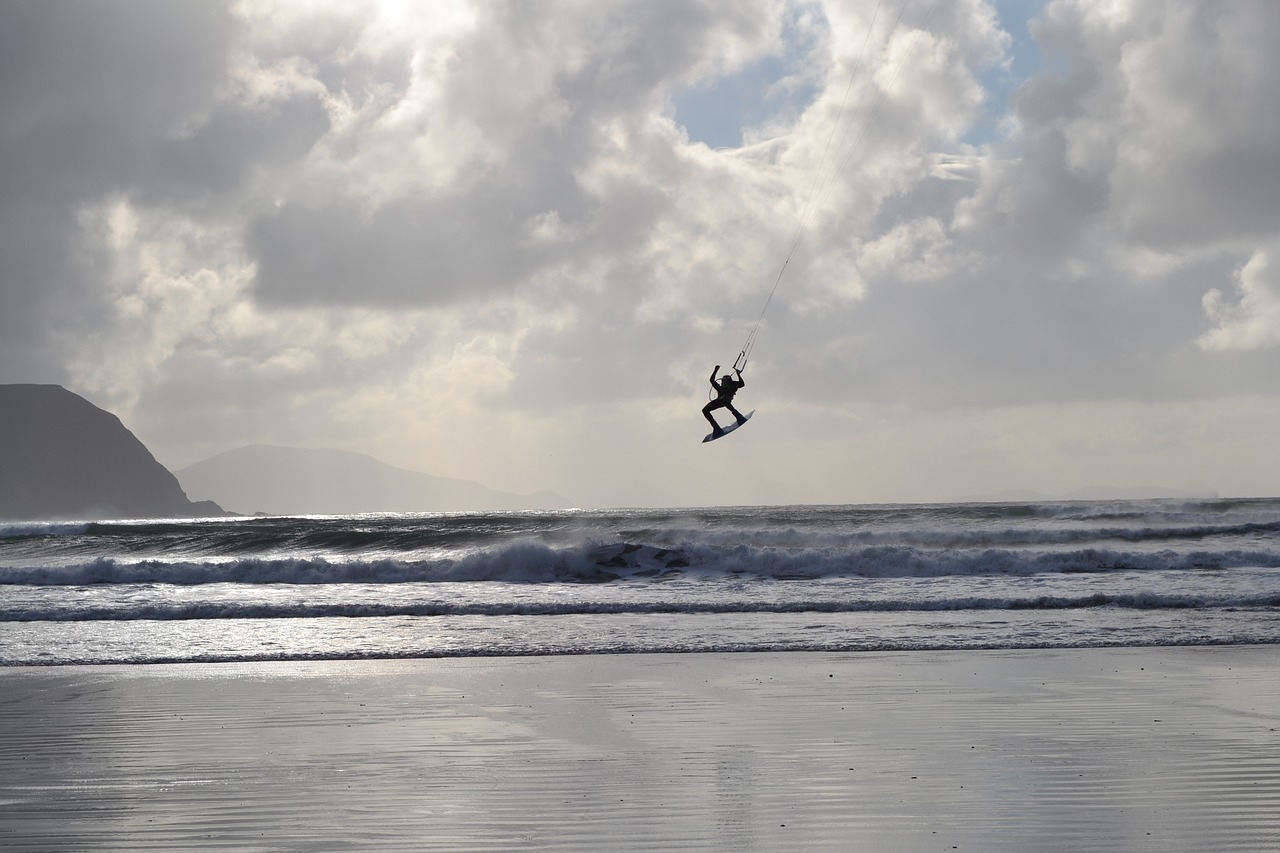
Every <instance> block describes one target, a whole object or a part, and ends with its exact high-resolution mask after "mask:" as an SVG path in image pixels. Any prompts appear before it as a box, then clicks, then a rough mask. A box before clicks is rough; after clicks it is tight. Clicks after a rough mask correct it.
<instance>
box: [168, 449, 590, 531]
mask: <svg viewBox="0 0 1280 853" xmlns="http://www.w3.org/2000/svg"><path fill="white" fill-rule="evenodd" d="M176 473H177V476H178V480H179V481H181V483H182V485H183V486H184V487H185V488H186V489H187V490H188V491H189V492H190V493H191V494H193V495H205V496H209V497H211V498H213V499H214V500H216V501H218V503H220V504H222V505H223V506H227V507H234V508H235V509H236V510H238V511H241V512H265V513H270V514H273V515H338V514H343V513H353V512H452V511H461V510H504V509H563V508H566V507H568V506H569V502H568V501H566V500H565V499H564V498H562V497H560V496H559V495H557V494H554V493H552V492H536V493H534V494H530V495H517V494H511V493H509V492H499V491H495V490H494V489H489V488H486V487H485V486H482V485H480V484H479V483H473V482H470V481H468V480H454V479H449V478H447V477H435V476H432V475H430V474H423V473H420V472H418V471H408V470H406V469H404V468H396V467H394V466H391V465H387V464H385V463H383V462H379V461H378V460H376V459H374V458H373V457H372V456H368V455H366V454H364V453H351V452H348V451H345V450H308V449H303V448H297V447H271V446H268V445H263V444H255V445H250V446H248V447H241V448H238V449H236V450H228V451H227V452H225V453H220V454H218V455H217V456H213V457H211V458H209V459H206V460H204V461H203V462H197V463H196V464H194V465H190V466H188V467H186V468H183V469H181V470H179V471H177V472H176Z"/></svg>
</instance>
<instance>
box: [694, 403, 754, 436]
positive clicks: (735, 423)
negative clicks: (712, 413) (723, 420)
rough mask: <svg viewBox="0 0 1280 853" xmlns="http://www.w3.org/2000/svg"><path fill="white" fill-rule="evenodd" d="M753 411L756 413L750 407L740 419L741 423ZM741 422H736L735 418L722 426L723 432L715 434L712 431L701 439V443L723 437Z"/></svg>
mask: <svg viewBox="0 0 1280 853" xmlns="http://www.w3.org/2000/svg"><path fill="white" fill-rule="evenodd" d="M755 413H756V410H755V409H752V410H751V411H749V412H747V414H746V415H745V416H744V417H743V419H742V424H745V423H746V422H747V421H749V420H751V416H752V415H754V414H755ZM742 424H740V423H738V422H737V421H736V420H735V421H734V422H733V423H731V424H729V425H728V426H727V427H723V429H724V432H722V433H720V434H719V435H716V434H715V433H714V432H713V433H710V434H708V435H707V437H706V438H704V439H702V443H703V444H706V443H707V442H708V441H715V440H716V439H717V438H724V437H725V436H726V435H728V434H729V433H731V432H733V431H734V430H735V429H737V428H738V427H740V426H742Z"/></svg>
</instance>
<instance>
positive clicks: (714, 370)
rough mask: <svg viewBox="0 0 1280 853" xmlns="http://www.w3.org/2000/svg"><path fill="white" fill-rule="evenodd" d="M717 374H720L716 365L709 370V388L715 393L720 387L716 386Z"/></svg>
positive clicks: (718, 366)
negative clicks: (714, 390)
mask: <svg viewBox="0 0 1280 853" xmlns="http://www.w3.org/2000/svg"><path fill="white" fill-rule="evenodd" d="M719 372H720V365H718V364H717V365H716V366H715V367H713V368H711V387H712V388H714V389H716V390H717V391H719V390H720V386H719V385H717V384H716V374H717V373H719Z"/></svg>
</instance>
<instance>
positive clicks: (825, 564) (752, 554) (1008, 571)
mask: <svg viewBox="0 0 1280 853" xmlns="http://www.w3.org/2000/svg"><path fill="white" fill-rule="evenodd" d="M1245 567H1258V568H1274V567H1280V552H1277V551H1273V550H1263V549H1257V550H1240V549H1233V550H1225V551H1207V550H1206V551H1194V552H1179V551H1174V550H1161V551H1123V550H1113V549H1100V548H1085V549H1075V550H1050V551H1046V550H1030V549H1028V550H1022V549H998V548H984V549H973V550H961V549H956V550H932V549H925V548H917V547H909V546H894V545H878V546H874V547H857V548H819V549H783V548H753V547H749V546H746V545H738V546H712V545H707V544H697V545H688V546H686V547H682V548H657V547H654V546H651V545H636V544H632V543H615V544H613V545H605V546H601V545H595V544H590V545H586V546H580V547H576V548H552V547H549V546H547V545H543V544H540V543H536V542H517V543H513V544H509V545H504V546H501V547H496V548H492V549H487V550H477V551H473V552H472V553H470V554H468V555H466V556H462V557H459V558H456V559H439V560H402V559H395V558H379V559H350V560H331V559H323V558H303V557H299V558H283V559H267V558H257V557H254V558H245V559H217V560H176V561H168V560H152V559H147V560H136V561H130V560H122V559H112V558H98V559H95V560H90V561H88V562H82V563H74V564H70V565H66V566H35V567H7V568H5V567H0V584H18V585H27V586H87V585H93V584H144V583H158V584H177V585H195V584H209V583H228V582H230V583H241V584H340V583H372V584H397V583H421V582H478V581H501V582H506V583H607V582H611V581H617V580H622V579H631V580H643V579H652V580H655V581H660V580H662V579H665V578H670V577H674V576H683V577H694V578H705V579H712V578H717V577H726V576H742V577H755V578H768V579H779V580H805V579H810V580H812V579H822V578H841V577H863V578H910V577H918V578H929V577H953V576H958V577H977V576H998V575H1010V576H1023V575H1036V574H1066V573H1106V572H1142V571H1184V570H1203V569H1232V568H1245Z"/></svg>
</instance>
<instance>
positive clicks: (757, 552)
mask: <svg viewBox="0 0 1280 853" xmlns="http://www.w3.org/2000/svg"><path fill="white" fill-rule="evenodd" d="M1244 643H1280V499H1250V500H1160V501H1105V502H1043V503H972V504H921V505H882V506H782V507H726V508H710V509H661V510H658V509H618V510H566V511H555V512H510V513H429V514H369V515H351V516H307V517H254V518H218V519H197V520H189V521H188V520H120V521H95V522H75V521H56V522H53V521H51V522H0V665H34V664H73V663H75V664H84V663H90V664H92V663H138V662H200V661H241V660H309V659H355V658H420V657H456V656H479V655H553V654H591V653H604V652H609V653H643V652H686V651H687V652H694V651H783V650H790V651H803V650H822V651H859V650H908V649H964V648H1055V647H1082V646H1147V645H1214V644H1244Z"/></svg>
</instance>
